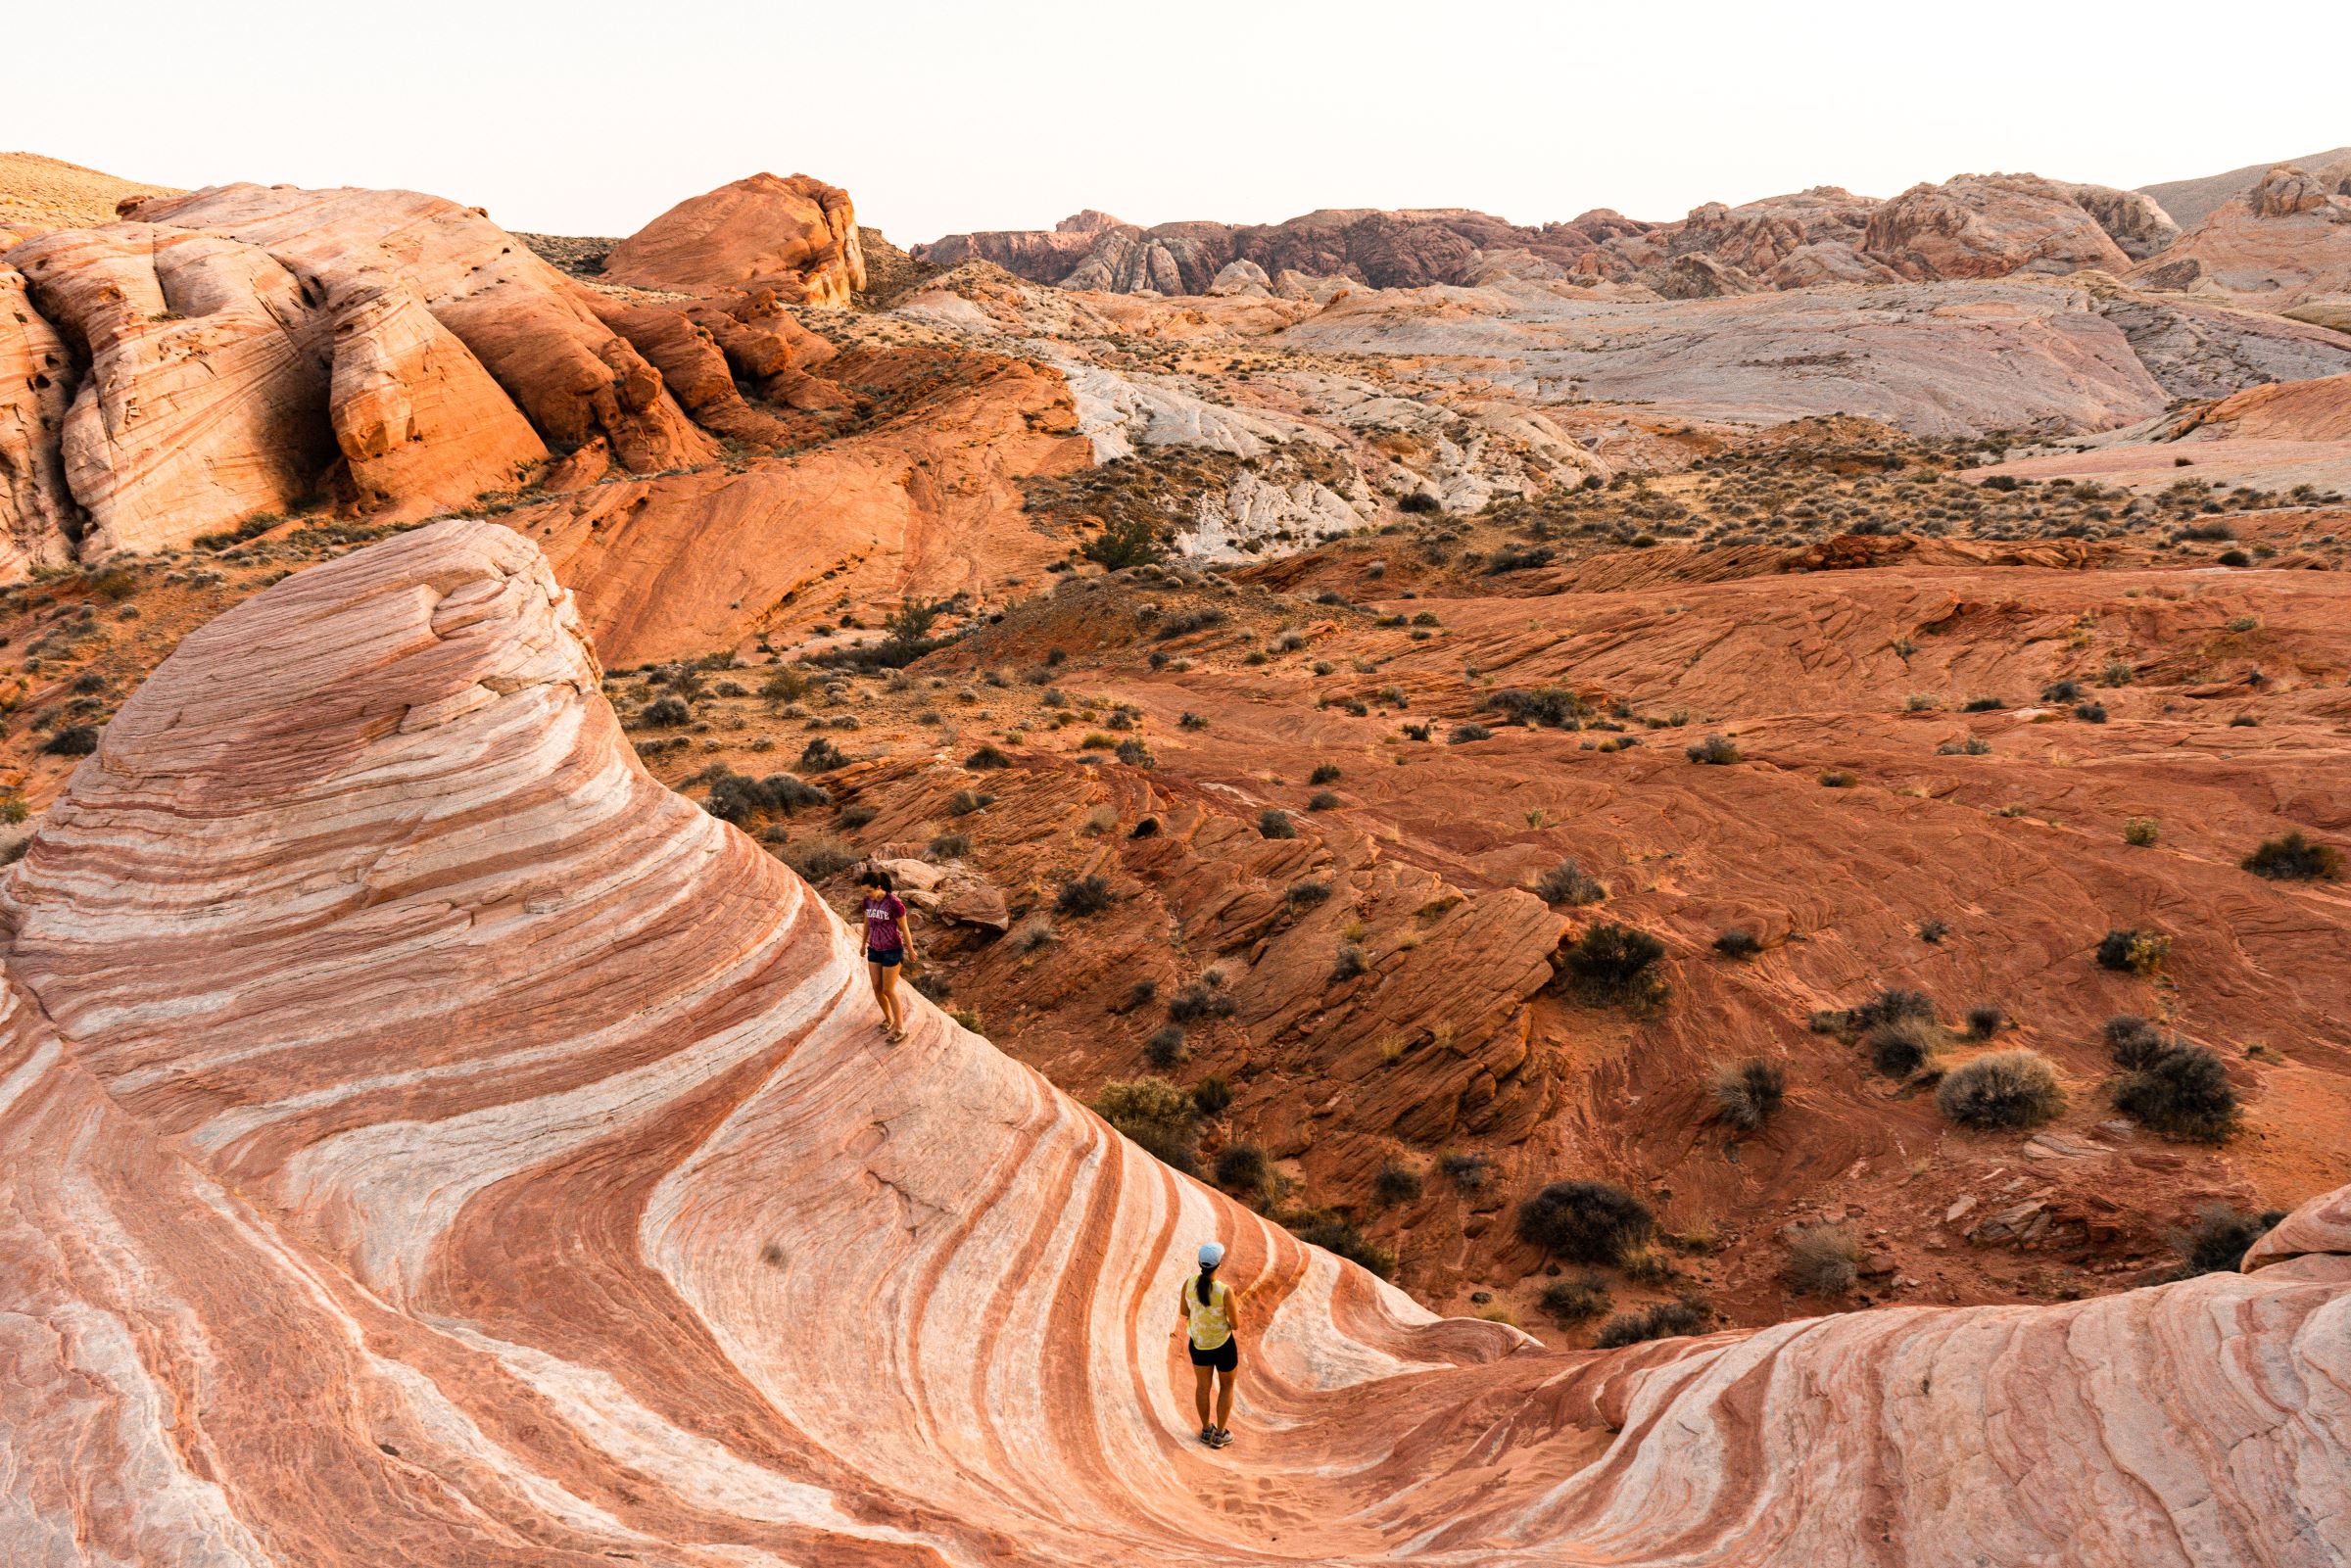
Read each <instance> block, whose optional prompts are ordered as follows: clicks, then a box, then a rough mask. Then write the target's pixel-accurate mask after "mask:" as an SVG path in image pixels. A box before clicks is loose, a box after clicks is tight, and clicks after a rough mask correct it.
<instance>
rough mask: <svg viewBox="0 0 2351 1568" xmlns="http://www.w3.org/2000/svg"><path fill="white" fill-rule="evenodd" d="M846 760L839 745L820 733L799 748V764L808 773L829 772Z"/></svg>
mask: <svg viewBox="0 0 2351 1568" xmlns="http://www.w3.org/2000/svg"><path fill="white" fill-rule="evenodd" d="M848 760H849V759H848V758H847V757H846V756H844V755H842V753H841V750H840V747H839V746H837V745H835V744H834V743H833V742H832V741H830V740H828V739H826V738H825V737H824V736H821V735H820V736H817V737H816V738H815V739H813V740H811V741H809V742H808V743H807V744H806V745H804V746H802V747H801V748H800V766H801V767H803V768H805V769H807V770H808V771H809V772H810V773H830V772H832V771H833V770H834V769H835V768H838V767H840V766H842V765H843V764H845V763H846V762H847V761H848Z"/></svg>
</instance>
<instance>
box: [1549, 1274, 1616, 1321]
mask: <svg viewBox="0 0 2351 1568" xmlns="http://www.w3.org/2000/svg"><path fill="white" fill-rule="evenodd" d="M1535 1300H1536V1302H1537V1304H1538V1305H1539V1306H1541V1307H1542V1308H1543V1310H1544V1311H1546V1312H1548V1313H1550V1314H1551V1315H1552V1316H1553V1317H1555V1318H1557V1319H1559V1321H1560V1322H1562V1323H1581V1322H1583V1321H1585V1320H1586V1319H1587V1318H1594V1317H1598V1316H1599V1315H1600V1314H1601V1313H1603V1312H1605V1311H1607V1309H1608V1281H1607V1276H1605V1275H1601V1274H1595V1273H1593V1272H1592V1271H1591V1270H1590V1269H1580V1270H1578V1271H1577V1272H1575V1273H1573V1274H1569V1275H1567V1276H1566V1277H1565V1278H1563V1279H1555V1280H1553V1281H1551V1282H1550V1283H1549V1284H1547V1285H1545V1286H1544V1287H1543V1293H1542V1295H1540V1296H1538V1297H1537V1298H1536V1299H1535Z"/></svg>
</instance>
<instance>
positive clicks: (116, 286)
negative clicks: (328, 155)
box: [0, 185, 714, 574]
mask: <svg viewBox="0 0 2351 1568" xmlns="http://www.w3.org/2000/svg"><path fill="white" fill-rule="evenodd" d="M9 261H10V265H11V267H12V268H13V269H14V271H13V272H11V273H10V274H9V276H11V277H14V276H17V275H19V274H21V275H22V277H23V279H24V289H23V292H22V294H19V295H16V296H15V297H16V298H18V299H19V300H20V301H21V303H22V305H23V310H22V312H21V313H22V314H23V316H24V320H23V321H21V322H20V321H15V320H13V319H12V320H10V321H9V323H8V324H7V325H6V326H0V360H8V359H22V360H24V361H25V362H27V363H31V362H34V361H40V362H43V363H45V362H46V361H47V360H48V359H50V358H52V357H56V356H57V354H58V350H59V349H60V348H61V347H77V348H79V349H80V350H81V351H83V352H84V354H85V355H86V359H87V369H86V370H84V371H80V372H78V373H76V372H75V370H74V369H73V356H72V355H71V354H68V355H67V356H66V362H65V364H64V366H63V367H62V369H59V368H51V369H50V370H48V371H47V372H46V373H47V374H48V376H49V380H48V382H47V384H46V385H41V386H36V387H35V388H34V389H33V392H32V394H31V396H30V399H29V401H27V394H26V393H25V392H23V391H20V390H18V388H19V387H20V386H22V385H24V383H20V382H17V381H15V379H14V378H10V380H11V385H10V390H9V391H8V392H6V393H0V398H9V399H12V400H14V401H13V403H10V404H0V476H6V481H7V483H6V487H5V489H4V490H0V498H4V499H0V507H5V508H6V513H5V515H0V523H5V524H6V526H7V528H8V530H9V532H10V534H11V535H12V536H13V537H15V538H17V539H20V540H23V541H28V542H30V543H27V544H23V545H20V546H19V548H20V550H25V551H29V552H30V553H29V557H28V558H46V557H42V556H41V551H42V550H43V549H47V550H49V551H50V553H51V555H55V554H56V553H58V552H59V550H58V546H57V545H56V543H55V542H54V541H55V535H54V533H53V532H51V531H53V530H55V529H59V528H62V527H63V522H62V519H63V517H65V516H72V515H73V511H72V508H78V509H79V511H80V512H82V513H86V514H87V518H88V526H87V529H86V531H85V533H84V535H83V537H82V538H81V540H80V541H79V542H78V545H77V546H75V549H76V552H77V553H78V554H80V555H81V556H82V557H83V558H85V559H95V558H98V557H101V556H104V555H106V554H109V553H112V552H113V551H116V550H121V549H135V550H145V549H159V548H169V547H173V546H182V545H185V544H187V543H188V542H189V541H190V540H192V539H194V538H196V537H197V536H198V535H201V534H205V533H211V532H216V531H219V530H222V529H225V528H228V527H231V526H233V525H235V524H236V523H237V522H239V521H241V520H243V519H245V518H247V517H249V516H251V515H253V514H254V513H257V512H264V511H284V510H286V509H288V508H289V507H291V506H293V505H294V504H295V503H296V502H298V501H300V500H303V499H306V498H310V497H312V496H318V495H325V494H333V495H339V496H341V497H343V498H344V499H350V500H352V501H355V502H356V503H357V504H359V505H360V506H362V507H365V508H368V509H378V508H383V507H402V508H407V509H408V513H409V515H422V514H425V513H428V512H430V511H431V510H432V509H434V508H435V507H437V506H442V505H449V504H453V503H457V502H462V501H464V500H467V499H471V498H472V497H474V496H475V495H477V494H479V493H480V492H482V491H485V490H493V489H501V488H505V487H508V486H511V485H512V484H513V483H514V482H515V478H516V470H517V468H518V466H522V465H527V464H529V463H532V462H535V461H538V460H540V459H542V458H544V457H545V455H546V452H547V447H546V442H547V441H550V440H553V441H560V442H563V443H566V444H567V445H572V446H578V445H583V444H586V443H589V442H593V441H599V440H600V441H603V442H605V443H607V444H608V445H609V446H610V447H611V448H612V450H613V451H615V452H617V453H618V454H619V456H620V458H621V460H622V462H623V463H624V464H625V465H627V466H630V467H632V468H656V469H657V468H664V467H670V466H675V465H677V464H680V463H684V462H690V461H694V460H696V459H698V458H700V457H702V456H705V455H707V454H708V453H709V452H710V451H712V450H714V448H713V446H712V443H711V442H710V440H709V438H708V437H707V436H705V435H704V434H703V432H702V431H701V430H699V429H698V428H696V425H695V424H694V422H693V421H692V420H690V419H689V418H688V417H687V415H686V413H685V412H684V410H683V409H681V408H680V407H679V406H678V404H677V403H676V401H675V400H673V399H671V398H670V397H669V396H668V395H667V394H666V392H665V391H664V389H663V386H662V382H661V378H660V376H659V375H658V374H657V373H656V372H655V371H654V369H653V368H652V366H651V365H650V364H648V362H647V361H646V360H645V358H644V357H643V356H640V355H639V354H638V353H637V351H636V350H635V349H633V348H632V347H631V346H630V344H629V342H628V341H627V340H626V339H625V338H623V337H621V336H620V335H618V334H616V333H615V332H613V331H612V330H611V329H610V328H609V327H607V326H606V325H605V324H604V323H603V322H602V321H601V320H600V319H599V318H598V316H597V314H596V311H595V310H594V309H592V302H593V300H594V296H592V295H591V294H590V293H589V292H588V291H587V290H586V289H584V288H582V287H581V286H580V285H579V284H577V283H575V282H574V281H572V280H571V279H569V278H566V277H564V276H563V275H562V274H561V273H559V272H556V271H555V270H554V269H553V268H552V267H550V266H548V265H547V264H546V263H545V262H544V261H540V260H539V259H538V258H537V257H535V256H533V255H532V254H531V253H530V252H529V251H528V250H526V249H525V248H524V247H523V246H522V245H521V243H520V242H519V241H517V240H515V239H514V238H513V236H511V235H509V234H507V233H506V232H505V231H504V229H501V228H500V227H498V225H496V224H495V223H492V222H491V221H489V219H488V218H486V217H484V216H482V215H481V214H479V213H477V212H475V211H473V210H471V209H468V208H461V207H458V206H457V205H456V204H455V203H453V202H446V201H442V200H441V199H439V198H437V197H431V196H420V195H417V194H415V193H413V192H408V191H362V190H329V191H305V190H298V189H295V188H293V187H291V186H268V187H264V186H259V185H229V186H219V187H215V188H213V189H209V190H202V191H196V192H193V193H191V194H189V195H186V196H170V197H150V198H146V199H144V200H142V201H139V202H137V203H136V204H134V205H133V216H132V217H131V218H130V219H129V220H126V221H123V222H120V223H111V224H107V225H105V226H104V227H101V228H91V229H60V230H56V231H53V232H50V233H46V234H42V235H39V236H36V237H35V238H34V239H31V240H28V241H26V242H25V243H24V244H22V245H19V246H17V247H16V248H15V249H13V250H12V251H11V252H10V253H9ZM6 288H7V289H8V291H10V292H12V293H13V291H14V285H7V286H6ZM17 313H19V312H17V311H14V310H12V311H10V312H9V314H10V315H11V316H12V317H13V316H14V315H15V314H17ZM60 399H63V400H65V411H64V413H63V415H62V417H53V416H52V414H51V413H50V412H49V411H47V410H48V406H49V405H50V404H56V403H57V402H58V401H59V400H60ZM20 474H22V475H30V476H32V477H31V478H30V479H29V480H26V479H19V478H18V477H17V476H18V475H20ZM60 478H62V480H63V483H64V486H65V490H66V499H67V500H69V501H70V502H71V503H72V506H71V507H61V506H60V505H59V502H58V497H57V495H56V492H55V482H56V480H57V479H60ZM43 541H48V542H49V543H46V544H44V543H42V542H43ZM8 565H9V563H8V562H6V561H0V574H4V573H5V570H6V568H7V566H8Z"/></svg>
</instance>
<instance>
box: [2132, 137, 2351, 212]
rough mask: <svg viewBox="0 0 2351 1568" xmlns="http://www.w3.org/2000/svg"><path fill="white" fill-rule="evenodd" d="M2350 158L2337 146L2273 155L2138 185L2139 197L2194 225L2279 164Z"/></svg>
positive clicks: (2319, 163) (2348, 150) (2305, 165)
mask: <svg viewBox="0 0 2351 1568" xmlns="http://www.w3.org/2000/svg"><path fill="white" fill-rule="evenodd" d="M2345 160H2351V147H2337V148H2334V149H2333V150H2331V151H2329V152H2324V153H2305V154H2303V155H2302V156H2301V157H2300V158H2273V159H2270V160H2269V161H2268V162H2266V163H2260V164H2247V165H2246V166H2244V167H2242V168H2232V169H2231V170H2229V172H2228V173H2226V174H2206V175H2204V176H2203V177H2202V178H2200V179H2175V180H2167V181H2165V182H2164V183H2163V184H2161V185H2141V186H2140V187H2138V190H2139V194H2140V195H2142V196H2152V197H2154V198H2155V200H2156V201H2158V202H2160V203H2162V204H2163V210H2164V211H2165V212H2167V213H2169V214H2172V221H2173V222H2175V223H2177V224H2179V225H2180V226H2181V227H2182V228H2194V227H2195V226H2196V225H2197V224H2198V223H2201V222H2203V221H2204V219H2206V218H2207V217H2210V216H2211V215H2212V213H2213V209H2215V208H2217V207H2219V206H2220V205H2221V204H2222V203H2223V202H2225V201H2227V200H2229V198H2231V196H2242V195H2243V194H2244V193H2245V191H2246V190H2247V188H2249V187H2250V186H2251V185H2252V184H2253V182H2254V181H2255V180H2257V179H2259V178H2261V176H2262V175H2264V174H2266V173H2268V172H2269V171H2270V170H2271V169H2273V168H2276V167H2277V166H2279V164H2293V165H2297V166H2300V167H2303V168H2317V167H2319V166H2322V165H2326V164H2339V163H2342V162H2344V161H2345Z"/></svg>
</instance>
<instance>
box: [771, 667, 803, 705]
mask: <svg viewBox="0 0 2351 1568" xmlns="http://www.w3.org/2000/svg"><path fill="white" fill-rule="evenodd" d="M808 686H809V682H808V677H807V676H805V675H803V674H801V673H800V672H799V671H798V670H795V669H793V668H792V666H790V665H785V666H784V667H783V668H781V669H775V670H770V671H768V672H767V679H766V680H764V681H761V682H760V683H759V694H760V695H761V696H763V697H765V698H767V700H768V701H770V702H797V701H799V700H800V699H801V698H802V697H804V696H806V695H807V694H808Z"/></svg>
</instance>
